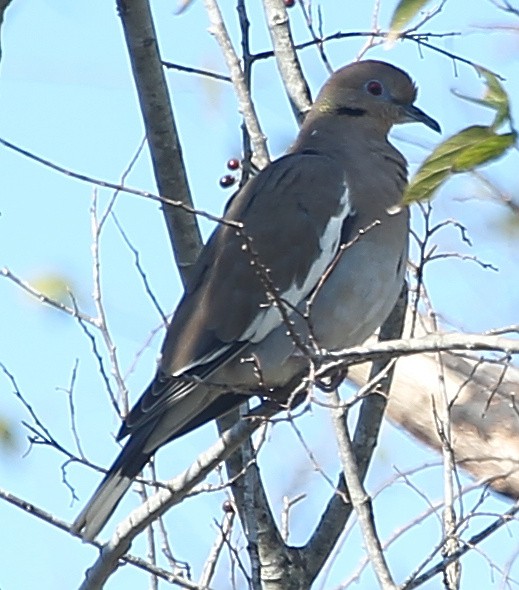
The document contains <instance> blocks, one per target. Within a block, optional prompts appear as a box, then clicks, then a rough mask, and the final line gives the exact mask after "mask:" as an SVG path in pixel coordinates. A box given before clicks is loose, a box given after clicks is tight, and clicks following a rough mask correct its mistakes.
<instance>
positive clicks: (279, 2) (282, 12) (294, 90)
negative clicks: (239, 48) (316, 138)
mask: <svg viewBox="0 0 519 590" xmlns="http://www.w3.org/2000/svg"><path fill="white" fill-rule="evenodd" d="M263 9H264V11H265V17H266V19H267V25H268V29H269V33H270V38H271V39H272V47H273V48H274V56H275V58H276V64H277V67H278V70H279V73H280V76H281V80H282V81H283V84H284V86H285V90H286V93H287V95H288V98H289V100H290V106H291V107H292V110H293V112H294V115H295V117H296V119H297V121H298V122H299V123H302V122H303V119H304V116H305V114H306V112H307V111H308V109H309V108H310V106H311V105H312V98H311V96H310V89H309V88H308V84H307V83H306V80H305V78H304V76H303V72H302V70H301V63H300V62H299V57H298V55H297V52H296V50H295V47H294V41H293V39H292V33H291V31H290V21H289V19H288V13H287V9H286V7H285V4H284V3H283V0H263Z"/></svg>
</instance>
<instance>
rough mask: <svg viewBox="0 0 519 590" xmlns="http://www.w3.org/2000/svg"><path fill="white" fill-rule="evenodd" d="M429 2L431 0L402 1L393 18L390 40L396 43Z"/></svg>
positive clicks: (390, 27) (390, 26)
mask: <svg viewBox="0 0 519 590" xmlns="http://www.w3.org/2000/svg"><path fill="white" fill-rule="evenodd" d="M428 2H429V0H400V2H399V3H398V6H397V7H396V8H395V11H394V12H393V16H392V18H391V24H390V25H389V35H388V40H389V41H394V40H395V39H396V38H397V37H398V35H399V34H400V33H401V31H402V30H403V29H404V27H405V26H406V25H407V24H408V23H409V22H410V21H411V20H412V19H413V18H414V17H415V16H416V15H417V14H418V12H419V11H420V10H421V9H422V8H423V7H424V6H425V5H426V4H427V3H428Z"/></svg>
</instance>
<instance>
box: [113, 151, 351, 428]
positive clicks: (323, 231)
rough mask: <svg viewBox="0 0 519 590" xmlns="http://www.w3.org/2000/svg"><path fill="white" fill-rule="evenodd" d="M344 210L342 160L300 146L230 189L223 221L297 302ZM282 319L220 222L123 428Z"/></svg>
mask: <svg viewBox="0 0 519 590" xmlns="http://www.w3.org/2000/svg"><path fill="white" fill-rule="evenodd" d="M348 211H349V203H348V199H347V190H346V186H345V179H344V172H343V169H342V167H341V166H340V165H339V164H338V163H337V162H336V161H335V160H333V159H332V158H330V157H328V156H325V155H322V154H318V153H307V154H305V153H297V154H291V155H288V156H285V157H283V158H281V159H279V160H277V161H275V162H273V163H272V164H271V165H269V166H268V167H267V168H265V169H264V170H263V171H262V172H260V173H259V174H258V175H257V176H256V177H254V178H253V179H252V180H251V181H249V182H248V183H247V184H246V185H245V187H244V188H243V189H242V190H241V191H239V192H238V193H237V194H236V195H235V196H234V197H233V199H232V202H231V203H230V206H229V208H228V210H227V212H226V215H225V219H226V220H233V221H240V222H242V223H243V228H244V230H243V231H244V233H245V234H246V235H247V236H248V237H249V238H250V244H251V246H252V248H253V249H254V250H255V253H256V255H257V260H259V262H260V264H261V265H262V267H263V268H264V269H268V274H269V277H270V280H271V282H272V284H273V285H274V286H275V288H276V289H277V291H278V293H279V295H280V297H282V298H283V300H284V301H286V302H287V303H288V304H289V305H291V306H296V305H297V304H298V303H300V302H301V301H302V300H303V299H304V298H305V297H306V296H307V295H308V293H309V292H310V291H311V290H312V289H313V288H314V286H315V284H316V283H317V281H318V280H319V278H320V276H321V275H322V273H323V272H324V270H325V269H326V268H327V266H328V265H329V264H330V262H331V261H332V259H333V256H334V255H335V252H336V249H337V246H338V244H339V242H340V232H341V226H342V221H343V219H344V218H345V217H346V216H347V214H348ZM323 235H325V238H326V239H324V238H323ZM316 261H317V262H316ZM281 322H282V316H281V314H280V313H279V311H278V310H277V309H276V308H275V307H273V306H272V305H269V298H268V295H267V287H266V285H265V284H264V283H263V282H262V279H261V277H260V276H259V275H258V265H257V264H251V254H250V252H249V251H248V250H247V249H246V248H244V238H243V236H241V235H238V234H237V232H236V229H235V228H233V227H231V226H228V225H224V224H220V225H219V226H218V227H217V229H216V230H215V232H214V233H213V234H212V236H211V238H210V240H209V241H208V243H207V244H206V246H205V247H204V249H203V251H202V253H201V254H200V257H199V259H198V261H197V263H196V265H195V270H194V273H193V277H192V279H191V281H190V283H189V284H188V285H187V288H186V292H185V294H184V296H183V298H182V300H181V301H180V304H179V306H178V308H177V310H176V312H175V314H174V316H173V319H172V321H171V324H170V326H169V328H168V331H167V334H166V339H165V342H164V345H163V348H162V360H161V365H160V370H159V374H158V375H157V378H156V379H155V381H154V382H153V383H152V384H151V385H150V387H149V388H148V389H147V390H146V392H145V393H144V394H143V396H142V397H141V399H140V400H139V402H138V403H137V405H136V406H135V407H134V409H133V410H132V411H131V412H130V414H129V415H128V416H127V418H126V421H125V425H124V426H123V429H122V430H121V433H120V435H121V436H124V435H125V434H128V433H129V432H132V431H133V430H134V429H136V428H139V427H140V425H142V424H144V423H146V422H148V420H150V419H153V418H154V417H157V416H158V415H160V414H161V413H162V412H163V411H165V410H166V409H168V408H171V407H172V405H174V404H176V403H177V402H178V401H180V400H181V399H182V398H183V397H184V396H185V395H186V394H188V393H189V392H190V391H191V390H192V389H193V387H194V386H193V384H192V382H191V383H190V382H189V379H192V378H193V377H195V378H198V379H204V378H206V377H207V376H209V375H210V374H211V373H212V372H213V371H215V370H216V369H217V368H218V367H220V366H221V365H222V364H224V363H226V362H229V360H230V359H232V358H233V357H234V356H236V354H239V352H240V351H241V350H242V349H243V348H244V347H245V346H247V344H248V343H249V342H258V341H260V340H262V339H263V338H264V337H265V336H266V335H267V334H268V333H269V332H270V331H272V330H273V329H274V328H276V327H277V326H279V325H280V324H281ZM186 378H187V379H188V380H187V382H186ZM191 401H193V400H191Z"/></svg>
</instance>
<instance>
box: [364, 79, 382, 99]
mask: <svg viewBox="0 0 519 590" xmlns="http://www.w3.org/2000/svg"><path fill="white" fill-rule="evenodd" d="M366 90H367V91H368V92H369V93H370V94H372V95H373V96H380V95H381V94H382V92H383V91H384V88H383V87H382V84H381V83H380V82H379V81H378V80H370V81H369V82H368V83H367V84H366Z"/></svg>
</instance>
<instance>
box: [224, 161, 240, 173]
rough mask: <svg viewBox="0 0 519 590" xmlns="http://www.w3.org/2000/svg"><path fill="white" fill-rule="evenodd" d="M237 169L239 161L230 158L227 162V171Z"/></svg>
mask: <svg viewBox="0 0 519 590" xmlns="http://www.w3.org/2000/svg"><path fill="white" fill-rule="evenodd" d="M239 167H240V160H238V158H231V159H230V160H229V161H228V162H227V168H229V170H238V168H239Z"/></svg>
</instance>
